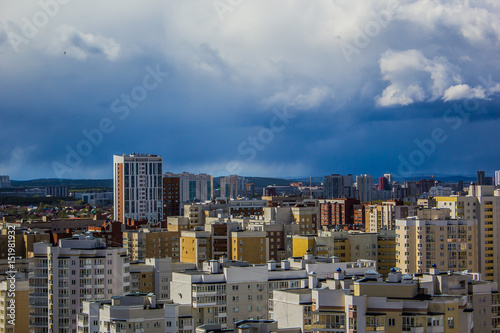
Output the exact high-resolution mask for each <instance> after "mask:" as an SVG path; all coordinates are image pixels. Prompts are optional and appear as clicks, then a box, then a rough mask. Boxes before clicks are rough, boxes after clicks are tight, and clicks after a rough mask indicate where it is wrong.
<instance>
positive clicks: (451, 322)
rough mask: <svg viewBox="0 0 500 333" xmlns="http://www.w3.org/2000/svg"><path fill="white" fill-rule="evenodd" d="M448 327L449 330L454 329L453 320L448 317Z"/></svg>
mask: <svg viewBox="0 0 500 333" xmlns="http://www.w3.org/2000/svg"><path fill="white" fill-rule="evenodd" d="M448 327H449V328H454V327H455V318H453V317H448Z"/></svg>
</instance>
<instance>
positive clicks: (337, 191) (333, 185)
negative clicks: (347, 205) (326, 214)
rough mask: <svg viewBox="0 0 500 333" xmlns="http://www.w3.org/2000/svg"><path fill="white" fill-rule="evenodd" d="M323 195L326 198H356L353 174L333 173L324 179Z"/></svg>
mask: <svg viewBox="0 0 500 333" xmlns="http://www.w3.org/2000/svg"><path fill="white" fill-rule="evenodd" d="M323 197H324V198H325V199H335V198H354V197H355V195H354V188H353V177H352V175H339V174H332V175H330V176H325V177H324V181H323Z"/></svg>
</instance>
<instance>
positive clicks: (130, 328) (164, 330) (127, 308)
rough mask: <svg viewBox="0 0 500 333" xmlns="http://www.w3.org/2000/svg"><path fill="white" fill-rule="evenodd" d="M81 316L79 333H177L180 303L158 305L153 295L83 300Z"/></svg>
mask: <svg viewBox="0 0 500 333" xmlns="http://www.w3.org/2000/svg"><path fill="white" fill-rule="evenodd" d="M82 308H83V309H82V313H81V314H79V315H78V333H87V332H89V333H90V332H92V333H101V332H102V333H105V332H121V333H133V332H148V333H149V332H151V333H154V332H158V333H160V332H161V333H177V332H178V321H179V311H178V305H177V304H169V303H164V302H162V303H159V302H158V301H157V300H156V296H155V295H154V294H139V293H137V294H128V295H125V296H115V297H112V298H111V299H106V300H98V301H84V302H83V306H82Z"/></svg>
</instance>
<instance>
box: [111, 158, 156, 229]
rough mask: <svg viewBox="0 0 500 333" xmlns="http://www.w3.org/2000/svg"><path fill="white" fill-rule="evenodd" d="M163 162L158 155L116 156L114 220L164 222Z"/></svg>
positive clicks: (114, 166) (114, 162)
mask: <svg viewBox="0 0 500 333" xmlns="http://www.w3.org/2000/svg"><path fill="white" fill-rule="evenodd" d="M162 164H163V160H162V158H161V157H160V156H157V155H146V154H135V153H134V154H130V155H125V154H124V155H113V193H114V199H113V206H114V219H115V220H117V221H120V222H125V220H126V219H127V218H130V219H134V220H147V221H148V222H150V223H158V222H159V221H161V220H162V219H163V180H162V179H163V177H162Z"/></svg>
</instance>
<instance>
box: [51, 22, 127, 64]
mask: <svg viewBox="0 0 500 333" xmlns="http://www.w3.org/2000/svg"><path fill="white" fill-rule="evenodd" d="M55 38H56V39H55V40H53V41H52V48H51V50H50V51H51V52H58V53H59V54H65V55H66V56H67V57H73V58H75V59H77V60H86V59H87V58H88V57H97V56H103V57H105V58H106V59H107V60H109V61H114V60H116V59H118V57H120V50H121V47H120V44H118V43H117V42H116V41H115V40H113V38H107V37H103V36H101V35H95V34H91V33H83V32H81V31H78V30H77V29H75V28H74V27H71V26H67V25H65V26H61V27H60V28H59V34H58V35H57V36H56V37H55Z"/></svg>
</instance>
